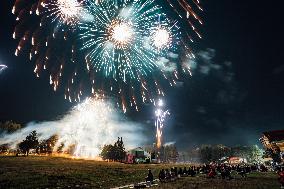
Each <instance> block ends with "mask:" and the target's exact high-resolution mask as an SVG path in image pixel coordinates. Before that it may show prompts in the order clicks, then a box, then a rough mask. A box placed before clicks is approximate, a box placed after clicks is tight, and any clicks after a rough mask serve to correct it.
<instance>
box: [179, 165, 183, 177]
mask: <svg viewBox="0 0 284 189" xmlns="http://www.w3.org/2000/svg"><path fill="white" fill-rule="evenodd" d="M182 175H183V174H182V168H181V167H180V168H179V170H178V178H180V177H181V176H182Z"/></svg>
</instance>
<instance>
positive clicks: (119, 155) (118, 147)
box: [114, 137, 126, 162]
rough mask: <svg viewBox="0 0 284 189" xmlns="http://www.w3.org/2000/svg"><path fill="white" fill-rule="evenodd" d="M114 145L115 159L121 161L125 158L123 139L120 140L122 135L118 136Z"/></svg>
mask: <svg viewBox="0 0 284 189" xmlns="http://www.w3.org/2000/svg"><path fill="white" fill-rule="evenodd" d="M119 139H120V140H119ZM114 147H115V151H116V156H115V160H116V161H120V162H121V161H123V160H124V159H125V156H126V152H125V148H124V144H123V141H122V137H121V138H119V137H118V140H117V142H116V143H115V144H114Z"/></svg>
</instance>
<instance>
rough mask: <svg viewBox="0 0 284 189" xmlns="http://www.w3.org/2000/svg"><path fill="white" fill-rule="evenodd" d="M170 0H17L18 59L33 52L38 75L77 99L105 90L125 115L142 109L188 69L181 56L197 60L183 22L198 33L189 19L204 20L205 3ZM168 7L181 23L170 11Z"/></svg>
mask: <svg viewBox="0 0 284 189" xmlns="http://www.w3.org/2000/svg"><path fill="white" fill-rule="evenodd" d="M171 1H172V0H164V1H163V3H161V2H162V1H154V0H145V1H142V0H124V1H123V0H100V1H99V0H30V1H26V0H16V1H15V5H14V7H13V10H12V12H13V13H14V14H15V15H16V20H17V25H16V27H15V30H14V33H13V38H15V39H18V40H19V44H18V46H17V49H16V51H15V55H16V56H18V55H19V54H21V53H24V52H25V53H28V54H29V58H30V60H32V61H33V62H35V68H34V72H35V74H36V76H37V77H39V76H40V75H44V74H48V77H49V78H50V84H51V85H52V87H53V89H54V90H57V89H58V87H59V86H60V85H62V86H65V89H64V90H65V99H68V100H69V101H71V102H73V101H76V102H78V101H80V100H81V98H82V96H83V92H85V93H87V95H90V94H95V93H100V94H102V95H104V96H106V95H112V96H113V95H114V96H117V99H119V103H118V105H119V106H120V107H122V109H123V110H124V111H126V108H127V107H135V109H136V110H138V104H140V103H142V102H143V103H147V102H154V99H155V98H156V97H157V96H163V95H164V92H163V89H162V86H163V83H164V81H163V80H166V81H167V82H169V83H170V85H171V86H173V85H175V84H176V80H177V79H178V78H179V74H180V73H179V72H178V70H179V67H181V68H182V69H181V70H183V71H184V72H186V71H189V72H190V68H189V67H188V66H187V65H186V64H183V63H182V61H181V60H182V56H183V55H181V53H179V52H185V54H186V56H189V57H194V55H193V53H192V51H191V49H190V46H189V43H188V38H189V36H190V35H189V32H188V31H186V32H185V31H184V30H183V29H182V28H180V27H179V22H184V21H186V22H187V23H191V24H192V25H191V26H192V28H193V31H195V32H197V31H196V29H195V27H194V25H193V24H194V22H191V21H190V19H191V18H194V19H195V20H198V21H199V22H200V23H202V22H201V20H200V19H199V17H198V16H197V14H196V13H195V12H194V11H193V10H194V7H193V6H197V7H198V8H200V5H199V2H198V1H193V3H194V4H193V6H191V4H190V3H186V1H185V0H178V1H177V2H175V1H174V3H172V2H171ZM165 2H167V3H168V5H170V6H169V7H170V8H171V10H173V12H174V13H178V15H179V16H178V18H174V19H173V20H178V22H176V21H172V19H169V17H168V15H167V14H165V10H166V9H167V8H168V7H167V6H166V3H165ZM159 3H161V4H159ZM200 9H201V8H200ZM181 10H182V11H181ZM183 12H185V13H186V16H185V17H184V14H183ZM181 18H182V19H181ZM197 33H198V32H197ZM184 36H186V37H184ZM190 39H191V38H190Z"/></svg>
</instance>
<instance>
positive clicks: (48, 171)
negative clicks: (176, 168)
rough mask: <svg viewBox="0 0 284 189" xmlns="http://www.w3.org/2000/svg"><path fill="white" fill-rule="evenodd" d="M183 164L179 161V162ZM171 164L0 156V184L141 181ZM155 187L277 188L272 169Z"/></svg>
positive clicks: (80, 185) (98, 184) (99, 185)
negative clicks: (242, 176)
mask: <svg viewBox="0 0 284 189" xmlns="http://www.w3.org/2000/svg"><path fill="white" fill-rule="evenodd" d="M182 166H183V165H182ZM165 167H168V168H169V167H171V165H129V164H120V163H108V162H96V161H91V160H73V159H68V158H58V157H36V156H31V157H11V156H10V157H8V156H7V157H5V156H2V157H0V188H111V187H115V186H123V185H126V184H131V183H135V182H140V181H144V178H145V176H146V174H147V169H149V168H150V169H151V170H152V171H153V173H154V176H155V178H156V177H157V174H158V171H159V170H160V169H161V168H165ZM159 188H169V189H170V188H186V189H187V188H195V189H199V188H200V189H201V188H202V189H203V188H205V189H206V188H208V189H213V188H221V189H228V188H246V189H253V188H263V189H264V188H268V189H272V188H280V186H279V184H278V181H277V175H276V173H272V172H270V173H253V174H250V175H249V176H248V178H245V179H242V178H240V177H239V176H235V179H233V180H231V181H227V180H222V179H207V178H205V177H203V176H199V177H195V178H191V177H186V178H181V179H178V180H177V181H175V182H171V183H166V184H160V186H159Z"/></svg>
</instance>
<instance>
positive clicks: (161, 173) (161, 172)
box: [159, 169, 166, 182]
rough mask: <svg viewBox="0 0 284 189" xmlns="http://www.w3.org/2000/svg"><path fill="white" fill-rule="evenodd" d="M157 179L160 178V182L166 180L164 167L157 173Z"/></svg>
mask: <svg viewBox="0 0 284 189" xmlns="http://www.w3.org/2000/svg"><path fill="white" fill-rule="evenodd" d="M159 180H160V182H165V180H166V175H165V170H164V169H162V170H161V171H160V173H159Z"/></svg>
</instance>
